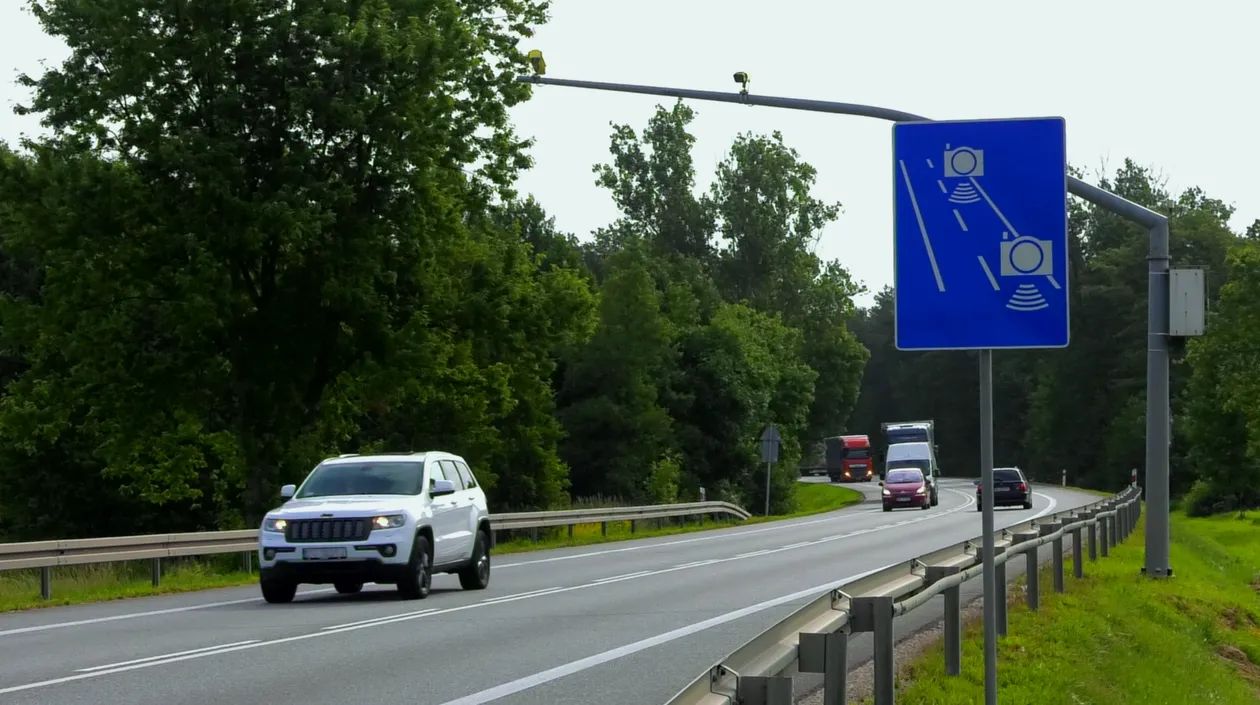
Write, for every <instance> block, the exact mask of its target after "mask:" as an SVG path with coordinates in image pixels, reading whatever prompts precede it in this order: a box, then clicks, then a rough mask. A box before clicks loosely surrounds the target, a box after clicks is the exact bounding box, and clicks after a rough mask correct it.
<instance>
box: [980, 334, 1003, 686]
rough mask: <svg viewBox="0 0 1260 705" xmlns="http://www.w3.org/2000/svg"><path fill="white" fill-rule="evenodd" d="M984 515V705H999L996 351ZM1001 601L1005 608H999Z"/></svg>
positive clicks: (986, 408) (989, 361)
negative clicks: (995, 540)
mask: <svg viewBox="0 0 1260 705" xmlns="http://www.w3.org/2000/svg"><path fill="white" fill-rule="evenodd" d="M980 501H981V503H982V506H981V509H982V511H981V512H980V517H981V519H980V526H981V529H980V531H981V544H982V545H981V548H980V553H981V560H982V561H983V563H984V568H983V571H984V574H983V576H984V577H983V582H984V702H985V705H997V635H998V610H999V609H1002V610H1003V611H1005V609H1004V608H1005V597H1004V596H1000V595H999V594H998V590H997V578H998V575H997V566H996V565H994V560H993V556H994V545H993V544H994V541H993V351H992V350H981V351H980ZM999 601H1001V602H1002V603H1003V604H1002V605H1001V606H999V605H998V602H999Z"/></svg>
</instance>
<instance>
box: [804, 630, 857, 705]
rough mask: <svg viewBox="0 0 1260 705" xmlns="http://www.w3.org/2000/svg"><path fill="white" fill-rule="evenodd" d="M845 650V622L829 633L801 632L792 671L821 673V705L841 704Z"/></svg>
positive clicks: (845, 658)
mask: <svg viewBox="0 0 1260 705" xmlns="http://www.w3.org/2000/svg"><path fill="white" fill-rule="evenodd" d="M848 653H849V625H847V624H846V625H845V626H843V627H841V628H839V629H837V630H836V631H834V632H831V633H813V632H801V636H800V642H799V645H798V647H797V654H798V658H797V669H796V670H798V671H800V672H801V673H821V674H823V705H845V702H846V698H847V693H846V690H847V685H848V684H847V676H848V670H849V664H848Z"/></svg>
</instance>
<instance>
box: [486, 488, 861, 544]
mask: <svg viewBox="0 0 1260 705" xmlns="http://www.w3.org/2000/svg"><path fill="white" fill-rule="evenodd" d="M861 501H862V493H860V492H858V491H857V490H852V489H849V488H848V487H837V486H835V485H824V484H814V483H801V484H799V485H797V488H796V507H797V508H796V511H794V512H792V513H791V514H780V515H771V516H768V517H767V516H754V517H752V518H750V519H747V520H745V521H738V520H735V519H718V520H712V519H706V520H703V521H701V520H696V519H692V520H689V521H688V522H685V523H677V524H664V525H660V526H651V527H645V526H643V524H644V523H645V522H638V524H639V525H638V526H636V530H635V532H634V533H631V532H630V522H628V521H614V522H608V534H607V535H604V534H601V533H600V525H599V524H598V523H596V524H578V525H575V526H574V527H573V533H572V535H570V534H569V530H568V528H566V527H557V528H554V529H550V530H540V531H539V537H538V540H537V541H534V540H531V539H530V538H529V537H520V538H514V539H512V540H510V541H501V542H500V543H499V544H498V545H497V546H495V549H494V552H495V553H496V554H499V555H504V554H512V553H523V552H526V551H538V550H542V549H547V548H569V547H573V546H590V545H592V544H599V543H608V542H610V541H625V540H627V539H642V538H652V537H655V536H673V535H675V534H686V533H691V532H693V531H707V530H710V529H722V528H726V527H731V526H744V525H748V524H760V523H763V522H767V521H779V520H781V519H793V518H796V517H803V516H809V515H811V514H821V513H822V512H830V511H834V510H836V509H842V508H844V507H847V506H850V505H853V504H857V503H858V502H861ZM674 521H677V520H674Z"/></svg>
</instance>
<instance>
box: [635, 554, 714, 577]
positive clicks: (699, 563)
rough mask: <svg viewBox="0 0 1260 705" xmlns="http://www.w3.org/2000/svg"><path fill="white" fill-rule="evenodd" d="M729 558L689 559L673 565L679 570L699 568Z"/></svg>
mask: <svg viewBox="0 0 1260 705" xmlns="http://www.w3.org/2000/svg"><path fill="white" fill-rule="evenodd" d="M729 560H731V559H730V558H710V559H708V560H703V561H691V562H690V563H679V564H678V565H676V566H674V567H675V568H677V569H680V570H681V569H684V568H699V567H700V566H702V565H712V564H714V563H725V562H726V561H729ZM644 572H645V573H646V572H648V571H644Z"/></svg>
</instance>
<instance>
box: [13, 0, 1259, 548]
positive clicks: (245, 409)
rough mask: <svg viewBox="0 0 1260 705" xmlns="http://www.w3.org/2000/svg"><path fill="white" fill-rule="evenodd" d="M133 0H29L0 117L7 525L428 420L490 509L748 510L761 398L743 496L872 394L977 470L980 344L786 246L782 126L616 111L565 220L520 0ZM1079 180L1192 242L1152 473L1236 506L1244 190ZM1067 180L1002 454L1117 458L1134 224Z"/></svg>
mask: <svg viewBox="0 0 1260 705" xmlns="http://www.w3.org/2000/svg"><path fill="white" fill-rule="evenodd" d="M111 4H112V3H110V2H105V3H97V5H101V6H109V5H111ZM126 4H127V5H128V6H129V7H132V8H133V10H134V11H130V12H121V11H118V12H113V11H109V12H107V11H100V10H98V9H93V8H90V7H88V5H87V4H84V3H78V2H68V1H65V0H48V1H46V2H39V3H34V4H33V5H32V7H33V8H34V11H35V13H36V15H37V16H38V18H39V20H40V21H41V23H42V25H43V27H44V29H45V30H46V31H47V32H49V33H50V34H52V35H54V36H57V37H59V38H60V39H61V40H63V41H64V42H65V43H66V44H67V45H68V46H69V48H70V50H71V55H70V58H69V59H67V60H66V61H65V62H64V63H63V64H61V65H60V66H56V67H52V68H49V69H47V71H46V72H45V73H43V74H42V75H39V76H30V77H26V76H24V77H22V78H21V81H22V83H23V84H24V85H25V86H27V87H28V88H29V89H30V91H31V99H30V101H29V102H28V103H27V104H25V105H23V106H21V107H20V108H19V111H21V112H24V113H29V114H33V115H37V116H39V117H40V119H41V121H42V123H43V125H44V126H45V128H46V132H45V134H44V135H42V136H40V137H38V138H34V139H31V140H25V141H22V142H20V143H14V144H8V145H7V146H4V147H3V150H2V151H0V487H3V488H4V489H3V491H2V492H0V536H5V537H10V538H15V539H17V538H32V537H53V536H57V537H66V536H88V535H107V534H124V533H134V532H140V531H170V530H186V529H201V528H220V527H232V526H245V525H250V524H252V523H253V522H255V521H257V519H258V517H259V516H260V514H261V512H263V511H265V510H266V509H267V508H269V507H270V506H272V505H273V504H274V503H275V501H276V498H277V494H276V493H277V490H278V488H279V486H280V485H281V484H283V483H285V482H292V481H297V480H300V478H301V477H303V476H304V474H305V473H306V472H308V471H309V469H310V468H311V467H312V466H313V465H314V464H315V463H317V462H318V461H319V460H320V459H321V458H323V457H326V456H328V455H332V454H336V453H341V452H371V451H407V450H421V449H429V448H441V449H446V450H451V451H453V452H457V453H460V454H462V455H464V456H465V457H467V458H468V459H469V460H470V462H471V463H473V465H474V467H476V468H477V470H478V474H479V477H481V478H482V480H483V483H484V484H485V485H486V487H487V488H488V490H489V492H490V494H491V500H492V502H493V505H494V507H495V509H496V510H497V511H502V510H508V509H524V508H545V507H556V506H563V505H565V504H567V503H569V502H571V501H573V499H574V498H582V497H594V496H601V497H604V498H609V499H613V498H615V499H620V500H624V501H659V502H667V501H673V500H676V499H690V498H694V497H695V496H696V495H697V493H698V489H699V487H702V486H703V487H705V488H706V489H707V492H708V496H709V497H710V498H723V499H728V500H731V501H735V502H738V503H741V504H746V505H752V506H760V503H761V501H762V498H763V497H762V494H761V493H762V492H764V490H763V489H762V487H763V484H764V481H765V475H764V474H763V473H764V472H765V471H764V469H762V468H761V466H760V464H759V463H758V462H757V446H756V438H757V434H758V432H759V431H760V429H761V427H762V426H763V425H764V424H765V423H767V422H774V423H776V424H778V426H779V427H780V429H781V430H782V432H783V435H784V438H785V445H784V448H783V451H782V454H781V462H780V463H779V464H778V465H777V466H776V468H777V469H776V471H775V474H774V477H772V480H773V488H772V491H771V496H772V500H773V506H772V509H773V510H776V511H783V510H786V509H789V508H790V507H791V506H792V504H793V502H794V488H795V486H796V482H795V475H796V472H797V470H796V466H797V464H798V462H799V461H800V460H801V459H802V457H803V455H804V454H806V453H808V452H809V449H810V447H811V446H813V445H814V444H815V442H816V441H817V439H820V438H822V437H824V436H828V435H834V434H837V433H841V432H845V431H850V432H857V433H862V432H866V433H872V434H873V435H874V434H875V433H877V432H878V425H879V423H880V422H881V421H887V420H897V419H902V418H919V417H931V418H935V419H936V421H937V424H938V434H939V436H940V442H941V447H942V452H943V454H944V459H943V464H944V467H945V470H946V472H947V473H950V474H955V475H962V476H966V475H973V474H974V472H975V470H974V469H975V468H976V466H977V459H976V452H975V440H976V437H977V433H978V432H977V425H976V396H977V395H976V388H975V380H976V365H975V360H974V358H973V357H971V356H969V355H967V354H965V353H922V354H905V353H899V352H897V351H895V350H894V349H893V346H892V307H891V306H892V297H893V292H891V291H887V290H886V291H881V292H879V293H878V294H877V295H876V297H875V302H874V304H873V305H872V306H871V307H869V308H865V309H858V308H856V307H855V306H854V303H853V302H854V298H855V297H856V296H857V295H859V294H860V293H862V291H863V289H862V287H861V285H860V284H859V283H857V282H855V281H854V280H853V279H852V278H851V277H850V276H849V274H848V272H847V271H846V269H845V268H844V266H843V263H842V262H834V261H825V260H822V259H820V258H819V257H818V256H817V255H816V254H815V250H816V245H817V240H818V238H819V236H820V233H821V232H822V230H823V228H824V227H826V226H827V225H828V224H830V223H832V222H834V221H835V220H836V218H837V216H838V214H839V204H838V203H836V202H833V201H829V200H827V199H823V198H819V197H818V196H817V195H816V194H815V193H814V190H815V189H814V182H815V171H814V169H813V167H811V166H810V165H809V164H808V163H807V161H806V160H805V159H804V158H803V157H802V155H800V154H798V153H797V152H796V151H795V150H794V149H792V148H791V147H790V146H789V145H788V144H786V143H785V141H784V139H783V137H782V136H781V135H779V134H777V133H776V134H770V135H759V134H741V135H738V136H736V137H735V138H734V140H733V142H732V144H731V145H730V148H729V149H728V150H727V152H726V155H725V158H724V159H723V160H722V161H721V163H720V165H719V166H718V167H717V169H716V172H715V173H713V174H704V175H698V174H697V173H696V169H695V167H694V164H693V161H692V146H693V143H694V138H693V136H692V135H691V134H690V132H689V129H690V124H691V122H692V120H693V118H694V114H693V112H692V110H691V108H689V107H687V106H686V105H683V104H675V105H667V106H661V107H659V108H658V109H657V111H656V112H655V114H654V115H653V116H652V118H651V119H650V120H649V121H648V122H647V124H646V125H643V126H631V125H616V126H614V129H613V131H612V134H611V138H610V143H609V153H608V154H607V155H592V159H591V161H592V163H593V164H594V167H593V178H594V179H595V181H596V183H597V184H599V185H600V186H601V187H602V188H604V189H605V190H606V191H607V193H608V194H609V195H610V196H611V198H612V199H613V201H614V202H615V203H616V205H617V208H618V210H619V213H620V215H619V217H618V218H617V219H616V220H615V221H614V222H612V223H609V224H608V225H607V226H606V227H604V228H601V229H599V230H598V231H597V232H594V233H583V234H581V236H580V237H579V236H577V235H576V234H572V233H565V232H560V231H559V230H558V229H557V228H556V226H555V222H554V220H553V219H552V218H551V217H550V216H549V214H548V212H547V210H546V208H547V207H548V205H549V204H540V203H538V202H536V201H534V200H533V199H531V198H529V197H526V196H522V195H521V194H519V193H518V192H517V190H516V189H515V188H514V183H515V180H516V176H517V175H518V174H519V173H520V171H521V170H522V169H525V168H527V167H528V166H529V163H530V156H529V146H530V145H529V142H528V140H527V139H525V138H523V137H522V136H521V135H519V134H517V133H516V131H515V130H514V129H513V127H512V125H511V124H510V121H509V119H508V111H509V109H510V107H511V106H513V105H515V104H517V103H519V102H521V101H523V100H527V99H528V98H529V95H530V91H529V88H528V86H525V85H522V84H519V83H516V82H515V81H514V76H515V75H516V74H517V73H518V72H519V71H520V70H522V68H523V67H524V66H525V65H526V63H525V61H524V60H523V57H522V56H521V55H520V53H519V50H518V47H517V41H518V39H519V38H520V37H521V36H528V34H529V33H530V31H531V27H534V26H537V25H538V24H539V23H541V22H542V21H544V20H545V12H544V11H545V7H543V6H541V5H540V4H538V3H533V2H525V1H523V0H477V1H468V0H464V1H460V2H457V1H456V0H436V1H435V0H429V1H426V2H419V1H417V0H364V1H363V2H354V3H346V2H343V1H334V0H326V1H324V2H309V3H302V4H300V5H294V4H290V3H274V2H265V1H263V0H249V1H245V2H236V3H222V4H221V3H194V4H171V3H167V2H162V1H160V0H129V2H128V3H126ZM116 9H117V8H116ZM1103 185H1104V186H1106V187H1107V188H1110V189H1112V190H1114V191H1116V192H1117V193H1120V194H1122V195H1124V196H1126V197H1128V198H1131V199H1133V200H1135V201H1138V202H1140V203H1143V204H1144V205H1147V206H1149V207H1151V208H1154V209H1157V210H1159V211H1161V212H1164V213H1167V214H1169V216H1170V217H1171V218H1172V241H1173V252H1172V254H1173V259H1174V262H1175V263H1178V264H1196V265H1204V266H1206V267H1208V271H1209V282H1210V287H1211V296H1212V304H1211V307H1212V317H1211V320H1210V331H1211V332H1210V333H1209V335H1207V336H1205V337H1203V338H1201V339H1197V340H1194V341H1191V342H1190V343H1189V345H1188V346H1186V349H1178V350H1177V351H1176V365H1175V368H1174V390H1175V393H1176V400H1175V407H1174V411H1175V413H1176V422H1175V425H1174V431H1175V434H1176V438H1175V442H1174V473H1173V476H1174V482H1175V483H1176V486H1177V489H1178V490H1179V491H1183V492H1190V499H1191V500H1192V503H1193V504H1194V506H1196V507H1201V508H1203V510H1204V511H1207V510H1219V509H1225V508H1232V507H1235V506H1246V505H1248V504H1250V503H1254V502H1255V501H1256V499H1257V496H1256V494H1257V490H1258V489H1260V375H1256V374H1255V373H1254V370H1256V369H1260V359H1258V358H1257V351H1260V312H1258V310H1257V307H1256V305H1255V304H1254V301H1256V300H1257V295H1260V224H1257V225H1255V226H1253V227H1252V228H1251V229H1250V230H1249V232H1248V233H1246V234H1240V233H1235V232H1231V230H1230V228H1229V226H1228V221H1229V218H1230V217H1231V209H1230V207H1229V206H1228V205H1226V204H1224V203H1222V202H1220V201H1218V200H1215V199H1213V198H1211V197H1209V196H1208V195H1207V194H1204V193H1203V192H1201V191H1200V190H1198V189H1188V190H1186V191H1184V192H1183V193H1180V194H1176V195H1174V194H1171V193H1168V192H1167V191H1166V189H1165V187H1164V185H1163V184H1162V183H1161V182H1160V181H1159V180H1157V179H1155V178H1153V176H1152V174H1151V173H1150V172H1149V171H1148V170H1146V169H1143V168H1141V167H1139V166H1137V165H1135V164H1133V163H1126V164H1125V165H1124V166H1123V167H1122V168H1121V169H1119V170H1118V171H1117V172H1116V173H1115V174H1114V175H1109V177H1108V178H1107V179H1106V182H1105V183H1104V184H1103ZM560 205H562V204H553V207H559V206H560ZM1070 207H1071V217H1070V223H1071V237H1072V238H1073V252H1072V266H1073V285H1072V296H1073V300H1072V310H1073V333H1072V335H1073V342H1072V345H1071V347H1070V348H1068V349H1067V350H1063V351H1046V352H1029V353H1002V354H1000V355H996V356H995V379H996V380H997V387H996V389H997V400H998V409H997V418H998V435H997V441H998V458H999V461H1000V462H1004V463H1007V462H1009V463H1018V464H1020V465H1022V466H1024V467H1027V468H1029V469H1030V470H1031V471H1032V472H1033V473H1034V475H1036V476H1039V477H1043V478H1046V477H1049V476H1050V475H1052V474H1055V473H1057V472H1058V471H1059V469H1060V468H1066V469H1067V470H1068V472H1069V475H1070V477H1071V479H1072V480H1073V482H1074V483H1077V484H1085V485H1093V486H1098V487H1113V486H1115V485H1117V484H1118V483H1120V482H1122V481H1123V479H1124V478H1125V477H1127V474H1128V470H1129V468H1131V467H1138V466H1141V464H1142V453H1143V451H1142V448H1143V445H1142V437H1143V419H1142V414H1143V384H1144V362H1145V355H1144V345H1143V341H1144V338H1143V335H1144V333H1143V331H1144V329H1145V286H1146V264H1145V247H1146V242H1145V234H1144V233H1143V232H1142V231H1140V230H1138V229H1136V228H1134V227H1132V226H1130V225H1127V224H1126V223H1124V222H1123V221H1120V220H1118V219H1116V218H1114V217H1112V216H1110V215H1108V214H1106V213H1103V212H1100V211H1097V210H1094V209H1092V208H1090V207H1088V206H1086V205H1084V204H1081V203H1077V202H1073V203H1072V204H1071V206H1070Z"/></svg>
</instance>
